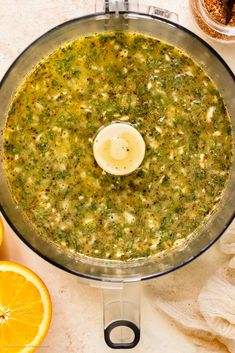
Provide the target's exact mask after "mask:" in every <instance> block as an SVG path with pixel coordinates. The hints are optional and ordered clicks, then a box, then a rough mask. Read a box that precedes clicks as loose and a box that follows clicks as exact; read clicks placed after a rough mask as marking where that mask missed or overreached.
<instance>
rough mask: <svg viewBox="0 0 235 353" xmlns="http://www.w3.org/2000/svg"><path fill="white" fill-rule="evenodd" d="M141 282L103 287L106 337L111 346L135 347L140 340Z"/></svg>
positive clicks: (117, 347) (115, 347) (120, 347)
mask: <svg viewBox="0 0 235 353" xmlns="http://www.w3.org/2000/svg"><path fill="white" fill-rule="evenodd" d="M140 287H141V284H140V282H134V283H125V284H121V285H120V284H118V285H116V284H110V285H109V286H108V287H103V310H104V339H105V342H106V343H107V345H108V346H109V347H110V348H114V349H128V348H134V347H135V346H136V345H137V344H138V342H139V340H140V289H141V288H140Z"/></svg>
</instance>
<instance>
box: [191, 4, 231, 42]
mask: <svg viewBox="0 0 235 353" xmlns="http://www.w3.org/2000/svg"><path fill="white" fill-rule="evenodd" d="M190 7H191V11H192V14H193V17H194V19H195V21H196V22H197V24H198V26H199V27H200V28H201V29H202V30H203V31H204V32H205V33H206V34H207V35H209V36H210V37H213V38H216V39H218V40H222V41H224V42H225V41H227V42H229V41H233V42H234V41H235V0H190Z"/></svg>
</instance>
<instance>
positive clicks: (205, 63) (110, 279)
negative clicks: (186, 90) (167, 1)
mask: <svg viewBox="0 0 235 353" xmlns="http://www.w3.org/2000/svg"><path fill="white" fill-rule="evenodd" d="M177 21H178V16H177V14H175V13H172V12H169V11H167V10H165V9H160V8H157V7H154V6H142V5H140V4H139V3H138V1H125V0H122V1H121V0H120V1H109V0H105V1H97V2H96V12H95V13H93V14H90V15H87V16H84V17H80V18H75V19H72V20H70V21H68V22H65V23H63V24H61V25H59V26H57V27H55V28H53V29H51V30H50V31H49V32H47V33H46V34H44V35H43V36H41V37H40V38H38V39H37V40H36V41H34V42H33V43H32V44H31V45H30V46H29V47H28V48H26V49H25V50H24V52H23V53H22V54H21V55H20V56H19V57H18V58H17V59H16V60H15V62H14V63H13V64H12V66H11V67H10V68H9V70H8V71H7V73H6V74H5V76H4V78H3V80H2V82H1V85H0V116H1V118H0V173H1V179H0V203H1V211H2V213H3V215H4V217H5V218H6V220H7V221H8V223H9V224H10V226H11V228H12V229H13V230H14V231H15V233H16V234H17V235H18V236H19V237H20V238H21V239H22V240H23V241H24V242H25V243H26V244H27V245H28V246H29V247H30V248H31V249H32V250H33V251H35V252H36V253H37V254H39V255H40V256H41V257H43V258H44V259H45V260H47V261H49V262H50V263H52V264H53V265H55V266H57V267H59V268H61V269H63V270H66V271H68V272H70V273H73V274H74V275H77V276H79V277H80V280H81V281H83V282H85V283H86V284H88V285H90V286H95V287H99V288H102V290H103V302H104V303H103V308H104V338H105V341H106V343H107V344H108V346H109V347H111V348H115V349H118V348H124V349H126V348H133V347H135V346H136V345H137V343H138V342H139V339H140V293H141V282H142V281H143V280H147V279H151V278H153V277H157V276H161V275H164V274H166V273H168V272H170V271H173V270H175V269H177V268H179V267H181V266H183V265H185V264H187V263H189V262H190V261H192V260H193V259H195V258H196V257H198V256H199V255H200V254H201V253H203V252H204V251H205V250H206V249H208V248H209V247H210V246H211V245H212V244H213V243H214V242H215V241H216V240H217V239H218V238H219V237H220V235H221V234H222V233H223V232H224V231H225V229H226V228H227V227H228V225H229V224H230V223H231V221H232V219H233V217H234V213H235V161H234V159H233V164H232V169H231V173H230V178H229V180H228V183H227V186H226V189H225V191H224V193H223V197H222V200H221V202H220V204H219V207H218V209H216V211H215V212H214V213H213V214H212V215H211V216H210V217H209V219H208V220H207V221H206V222H205V224H203V225H202V226H201V227H199V228H198V230H197V235H196V236H194V237H190V238H189V239H188V240H187V242H185V243H184V244H182V245H181V246H180V247H177V248H175V249H172V250H169V252H167V253H166V254H165V255H164V256H159V257H156V256H155V257H146V258H141V259H137V260H133V261H129V262H128V261H113V260H102V259H95V258H89V257H82V256H80V255H79V254H72V253H69V252H66V250H64V249H62V248H60V247H58V246H57V245H55V244H54V243H52V242H49V241H48V240H46V239H44V238H43V237H41V236H40V235H39V234H37V232H36V230H35V228H34V227H33V226H32V225H31V224H30V223H29V221H27V219H26V218H25V217H24V215H23V214H22V211H21V209H20V208H19V206H18V205H17V204H16V202H15V200H14V199H13V197H12V194H11V190H10V187H9V185H8V182H7V175H6V171H5V169H4V163H3V139H4V129H5V126H6V120H7V114H8V110H9V107H10V105H11V102H12V99H13V97H14V94H15V93H16V91H17V90H18V88H19V87H20V85H21V84H22V82H23V80H24V78H25V77H26V76H27V74H28V73H30V72H31V71H32V70H33V68H34V67H35V65H37V64H38V63H39V62H40V61H41V60H42V59H43V58H44V57H47V56H48V55H49V54H50V53H51V52H53V51H54V50H56V49H57V48H59V47H61V46H62V45H64V44H65V43H67V42H70V41H72V40H75V39H76V38H78V37H84V36H87V35H92V34H94V33H104V32H112V31H123V32H135V33H142V34H146V35H149V36H152V37H155V38H157V39H159V40H162V41H165V42H167V43H169V44H171V45H173V46H175V47H177V48H179V49H180V50H182V51H183V52H185V53H186V54H187V55H189V56H190V57H191V58H192V59H193V60H195V62H196V63H198V64H199V65H200V66H201V67H202V68H203V70H205V72H206V73H207V74H208V75H209V76H210V78H211V79H212V80H213V81H214V82H215V84H216V85H217V87H218V88H219V90H220V93H221V95H222V97H223V99H224V102H225V105H226V107H227V110H228V112H229V115H230V117H231V119H232V125H233V140H234V138H235V137H234V131H235V96H234V92H235V80H234V75H233V73H232V72H231V70H230V69H229V67H228V66H227V64H226V63H225V62H224V61H223V59H222V58H221V57H220V56H219V55H218V54H217V53H216V51H215V50H214V49H212V48H211V47H210V46H209V45H208V44H207V43H206V42H204V41H203V40H202V39H200V38H199V37H198V36H196V35H195V34H194V33H192V32H190V31H189V30H187V29H186V28H184V27H182V26H181V25H179V24H178V23H177Z"/></svg>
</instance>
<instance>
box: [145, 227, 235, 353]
mask: <svg viewBox="0 0 235 353" xmlns="http://www.w3.org/2000/svg"><path fill="white" fill-rule="evenodd" d="M145 290H146V294H147V295H148V296H149V297H150V298H151V300H152V303H153V305H154V307H155V308H156V309H158V310H161V311H162V312H164V313H165V314H166V315H167V316H168V317H170V318H171V319H172V320H174V322H175V323H176V324H177V325H178V327H179V329H180V330H181V331H183V332H184V333H185V335H186V336H187V338H188V340H191V342H192V343H193V344H194V346H195V352H198V353H212V352H213V353H225V352H227V353H228V352H229V353H235V222H234V223H233V224H232V225H231V226H230V227H229V229H228V230H227V231H226V232H225V234H224V235H223V236H222V237H221V239H220V241H219V242H218V243H217V244H215V245H214V246H213V247H211V248H210V249H209V250H208V251H207V252H206V253H204V254H203V255H201V256H200V257H199V258H198V259H196V260H194V261H193V262H192V263H190V264H188V265H187V266H185V267H183V268H181V269H179V270H177V271H175V272H173V273H170V274H168V275H165V276H163V277H160V278H156V279H155V280H153V281H151V282H150V284H147V285H146V288H145Z"/></svg>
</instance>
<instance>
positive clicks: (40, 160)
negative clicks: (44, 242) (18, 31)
mask: <svg viewBox="0 0 235 353" xmlns="http://www.w3.org/2000/svg"><path fill="white" fill-rule="evenodd" d="M113 121H126V122H128V123H130V124H132V125H133V126H134V127H135V128H136V129H137V130H138V131H139V132H140V133H141V135H142V136H143V138H144V140H145V144H146V154H145V158H144V161H143V163H142V164H141V166H140V167H139V168H138V169H137V170H136V171H134V172H133V173H131V174H130V175H126V176H113V175H110V174H108V173H106V172H104V171H103V170H102V169H101V168H100V167H99V166H98V165H97V164H96V162H95V159H94V156H93V150H92V145H93V139H94V136H95V134H96V132H97V131H98V130H99V129H100V128H101V127H102V126H106V125H108V124H110V123H112V122H113ZM232 145H233V142H232V135H231V122H230V117H229V115H228V113H227V110H226V107H225V105H224V102H223V100H222V98H221V96H220V93H219V91H218V89H217V87H216V86H215V84H214V83H213V82H212V80H211V79H210V78H209V77H208V75H207V74H206V73H205V71H204V70H202V68H200V67H199V66H198V65H197V64H196V63H195V62H194V61H193V60H192V59H191V58H190V57H188V56H187V55H186V54H184V53H183V52H182V51H180V50H179V49H177V48H175V47H173V46H171V45H169V44H167V43H165V42H162V41H159V40H157V39H156V38H152V37H148V36H146V35H142V34H135V33H122V32H115V33H107V34H97V35H93V36H89V37H83V38H79V39H77V40H75V41H73V42H70V43H68V44H67V45H65V46H63V47H61V48H59V49H57V50H56V51H55V52H53V53H52V54H51V55H50V56H48V57H47V58H45V59H44V60H43V61H42V62H41V63H40V64H39V65H38V66H36V67H35V69H34V70H33V71H32V72H31V73H30V74H29V75H28V76H27V77H26V79H25V81H24V83H23V84H22V86H21V87H20V88H19V90H18V92H17V93H16V95H15V97H14V99H13V102H12V106H11V109H10V111H9V114H8V120H7V126H6V129H5V140H4V160H5V166H6V171H7V175H8V182H9V186H10V188H11V191H12V194H13V196H14V198H15V201H16V202H17V204H18V205H19V207H20V208H21V209H22V211H23V213H24V215H25V217H26V218H27V219H28V220H29V221H30V222H31V223H32V224H33V225H34V227H35V228H36V230H37V232H38V233H39V234H41V235H42V236H43V237H47V238H48V239H50V240H52V241H53V242H55V243H57V244H59V246H61V247H63V248H68V249H70V250H71V251H73V252H75V253H79V254H82V255H86V256H89V257H93V258H101V259H106V260H109V259H110V260H129V261H130V260H133V259H138V258H144V257H149V256H154V255H156V254H160V253H161V252H164V251H167V250H168V249H171V248H173V247H176V246H178V245H180V244H182V243H183V242H185V241H187V239H188V238H189V237H190V236H191V235H192V234H193V233H195V231H196V230H197V229H198V227H200V226H201V225H202V224H203V223H205V222H206V221H207V220H208V219H209V217H210V216H211V214H212V213H213V212H214V211H215V210H216V208H217V206H218V204H219V202H220V199H221V197H222V195H223V191H224V189H225V187H226V182H227V180H228V177H229V172H230V167H231V163H232Z"/></svg>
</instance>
